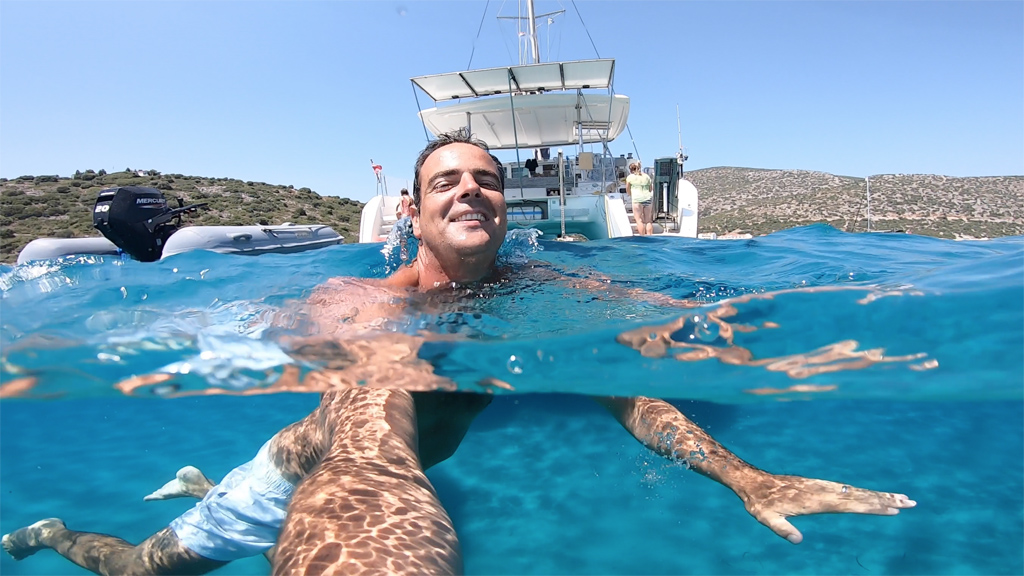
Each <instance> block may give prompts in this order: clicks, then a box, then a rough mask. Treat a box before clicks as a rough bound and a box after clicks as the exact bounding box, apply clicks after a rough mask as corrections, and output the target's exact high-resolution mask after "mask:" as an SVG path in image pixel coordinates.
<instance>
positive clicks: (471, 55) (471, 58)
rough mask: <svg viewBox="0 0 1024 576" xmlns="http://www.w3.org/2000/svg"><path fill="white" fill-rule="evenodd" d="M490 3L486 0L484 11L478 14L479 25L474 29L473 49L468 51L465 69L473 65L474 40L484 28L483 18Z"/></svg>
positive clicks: (475, 40) (478, 37)
mask: <svg viewBox="0 0 1024 576" xmlns="http://www.w3.org/2000/svg"><path fill="white" fill-rule="evenodd" d="M490 5H491V0H487V3H486V4H484V13H483V14H481V15H480V26H478V27H477V29H476V38H474V39H473V49H472V50H470V51H469V64H466V70H469V69H470V68H472V67H473V54H476V42H477V40H479V39H480V31H481V30H483V29H484V18H486V17H487V7H488V6H490Z"/></svg>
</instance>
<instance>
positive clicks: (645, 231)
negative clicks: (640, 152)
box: [626, 162, 654, 236]
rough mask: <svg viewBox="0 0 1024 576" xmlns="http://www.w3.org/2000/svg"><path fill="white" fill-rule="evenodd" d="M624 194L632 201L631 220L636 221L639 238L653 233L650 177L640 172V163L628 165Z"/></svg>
mask: <svg viewBox="0 0 1024 576" xmlns="http://www.w3.org/2000/svg"><path fill="white" fill-rule="evenodd" d="M626 194H629V197H630V198H632V199H633V218H634V219H636V230H637V233H638V234H640V235H641V236H650V235H651V234H653V233H654V193H653V186H652V185H651V177H650V176H648V175H647V174H644V173H643V172H641V171H640V163H639V162H632V163H630V165H629V176H626Z"/></svg>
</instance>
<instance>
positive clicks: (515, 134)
mask: <svg viewBox="0 0 1024 576" xmlns="http://www.w3.org/2000/svg"><path fill="white" fill-rule="evenodd" d="M516 86H517V87H518V86H519V83H518V82H517V83H516ZM508 103H509V105H510V106H512V138H513V139H514V140H515V143H516V164H518V165H519V195H520V196H522V194H523V163H522V162H521V161H520V158H519V132H518V131H517V130H516V101H515V99H513V98H512V69H511V68H509V70H508Z"/></svg>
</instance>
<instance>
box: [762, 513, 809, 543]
mask: <svg viewBox="0 0 1024 576" xmlns="http://www.w3.org/2000/svg"><path fill="white" fill-rule="evenodd" d="M757 521H758V522H760V523H761V524H764V525H765V526H767V527H768V528H770V529H771V531H772V532H775V533H776V534H778V535H779V537H780V538H785V539H786V540H789V541H790V543H792V544H799V543H800V542H803V539H804V535H803V534H801V533H800V531H799V530H797V529H796V526H793V525H792V524H790V523H789V520H786V519H785V518H784V517H782V516H780V515H778V514H775V513H769V514H768V515H766V516H764V517H761V516H758V517H757Z"/></svg>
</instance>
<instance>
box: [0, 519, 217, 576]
mask: <svg viewBox="0 0 1024 576" xmlns="http://www.w3.org/2000/svg"><path fill="white" fill-rule="evenodd" d="M3 547H4V549H5V550H6V551H7V553H8V554H10V555H11V556H13V557H14V558H15V559H16V560H21V559H23V558H25V557H27V556H31V555H32V554H35V553H36V552H38V551H40V550H45V549H47V548H50V549H52V550H54V551H55V552H57V553H58V554H60V555H61V556H63V557H65V558H67V559H68V560H70V561H71V562H74V563H75V564H77V565H79V566H81V567H82V568H85V569H86V570H90V571H92V572H95V573H96V574H103V575H115V574H205V573H206V572H209V571H211V570H214V569H216V568H219V567H221V566H223V565H225V564H227V562H220V561H217V560H210V559H209V558H204V557H202V556H200V555H199V554H196V553H195V552H193V551H191V550H189V549H188V548H186V547H185V546H184V545H183V544H182V543H181V541H180V540H178V537H177V536H176V535H175V534H174V532H173V531H172V530H171V529H170V528H164V529H163V530H161V531H159V532H157V533H156V534H154V535H152V536H150V537H149V538H147V539H146V540H145V541H144V542H142V544H139V545H138V546H135V545H133V544H131V543H129V542H126V541H125V540H122V539H120V538H117V537H115V536H108V535H106V534H96V533H91V532H77V531H74V530H68V529H67V527H66V526H65V525H64V522H63V521H62V520H60V519H59V518H48V519H46V520H41V521H39V522H36V523H35V524H32V525H31V526H26V527H25V528H21V529H18V530H15V531H14V532H12V533H10V534H5V535H4V537H3Z"/></svg>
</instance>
